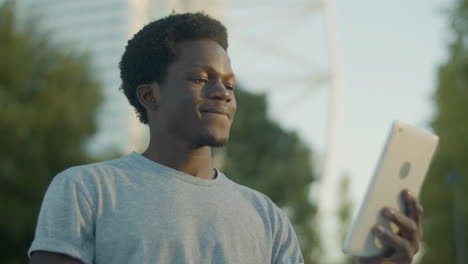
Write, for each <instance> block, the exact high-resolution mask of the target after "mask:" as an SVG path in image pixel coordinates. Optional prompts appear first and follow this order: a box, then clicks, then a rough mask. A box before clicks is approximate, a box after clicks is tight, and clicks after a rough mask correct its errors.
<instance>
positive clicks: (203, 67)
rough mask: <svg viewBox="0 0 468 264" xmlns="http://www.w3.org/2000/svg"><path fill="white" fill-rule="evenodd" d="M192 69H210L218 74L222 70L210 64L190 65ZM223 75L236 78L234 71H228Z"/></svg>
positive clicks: (209, 70)
mask: <svg viewBox="0 0 468 264" xmlns="http://www.w3.org/2000/svg"><path fill="white" fill-rule="evenodd" d="M190 69H203V70H205V71H208V72H215V73H217V74H220V75H221V73H220V72H218V71H217V70H216V69H215V68H213V67H211V66H209V65H193V66H191V67H190ZM223 76H226V77H231V78H233V79H235V78H236V76H235V74H234V73H233V72H229V73H226V74H223Z"/></svg>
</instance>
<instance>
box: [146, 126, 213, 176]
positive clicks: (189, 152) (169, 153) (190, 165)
mask: <svg viewBox="0 0 468 264" xmlns="http://www.w3.org/2000/svg"><path fill="white" fill-rule="evenodd" d="M157 134H159V133H155V134H153V133H151V137H150V142H149V145H148V148H147V149H146V150H145V152H143V153H142V155H143V156H144V157H146V158H148V159H150V160H153V161H155V162H157V163H159V164H162V165H164V166H166V167H169V168H173V169H175V170H178V171H181V172H184V173H186V174H188V175H192V176H194V177H199V178H203V179H212V178H213V176H214V173H215V172H214V170H213V167H212V164H211V147H209V146H205V147H198V146H194V145H193V144H189V143H187V142H183V141H180V140H178V139H177V138H175V137H174V136H173V135H167V134H166V135H160V134H159V135H157Z"/></svg>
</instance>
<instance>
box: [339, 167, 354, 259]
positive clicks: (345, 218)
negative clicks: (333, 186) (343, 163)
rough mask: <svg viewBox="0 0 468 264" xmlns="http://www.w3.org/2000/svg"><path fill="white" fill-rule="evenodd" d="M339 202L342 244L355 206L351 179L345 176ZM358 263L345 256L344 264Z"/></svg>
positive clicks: (341, 183)
mask: <svg viewBox="0 0 468 264" xmlns="http://www.w3.org/2000/svg"><path fill="white" fill-rule="evenodd" d="M339 184H340V185H339V197H338V198H339V201H338V220H339V221H340V239H341V240H340V243H342V241H344V239H345V237H346V234H347V232H348V228H349V225H350V221H351V212H352V210H353V204H352V203H351V201H352V199H351V194H350V190H349V187H350V177H349V175H348V174H345V175H343V176H342V177H341V179H340V183H339ZM352 263H356V262H355V261H354V260H353V258H351V257H349V256H344V259H343V264H352Z"/></svg>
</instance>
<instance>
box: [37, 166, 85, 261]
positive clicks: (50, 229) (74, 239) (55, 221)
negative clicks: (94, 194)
mask: <svg viewBox="0 0 468 264" xmlns="http://www.w3.org/2000/svg"><path fill="white" fill-rule="evenodd" d="M77 173H80V172H79V171H78V172H77V171H71V172H70V171H68V173H67V171H66V172H65V173H62V174H61V175H60V174H59V175H57V176H56V177H55V178H54V180H53V181H52V183H51V184H50V185H49V188H48V189H47V192H46V195H45V197H44V200H43V203H42V207H41V210H40V212H39V219H38V222H37V227H36V234H35V237H34V241H33V243H32V245H31V247H30V249H29V251H28V254H29V256H30V257H31V261H32V262H33V263H62V261H65V262H63V263H93V260H94V209H93V207H94V206H93V204H92V203H91V202H92V198H91V196H90V195H89V192H88V191H87V189H85V187H84V186H83V185H82V184H80V183H79V182H75V180H74V179H75V178H77V177H74V176H75V175H76V174H77ZM71 174H73V175H71ZM80 182H81V181H80ZM52 252H54V253H52ZM69 258H73V259H72V260H75V261H74V262H70V261H72V260H70V259H69ZM78 260H79V261H81V262H77V261H78ZM53 261H54V262H53Z"/></svg>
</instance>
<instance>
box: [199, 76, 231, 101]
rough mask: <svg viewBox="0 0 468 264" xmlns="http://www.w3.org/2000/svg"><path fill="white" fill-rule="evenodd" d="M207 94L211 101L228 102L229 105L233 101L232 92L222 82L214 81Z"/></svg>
mask: <svg viewBox="0 0 468 264" xmlns="http://www.w3.org/2000/svg"><path fill="white" fill-rule="evenodd" d="M205 93H206V96H207V97H208V98H209V99H213V100H221V101H226V102H228V103H229V102H230V101H231V100H232V93H231V91H229V90H228V89H227V88H226V86H225V85H224V84H223V83H222V82H220V81H213V84H212V85H209V86H208V87H207V89H206V91H205Z"/></svg>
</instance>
